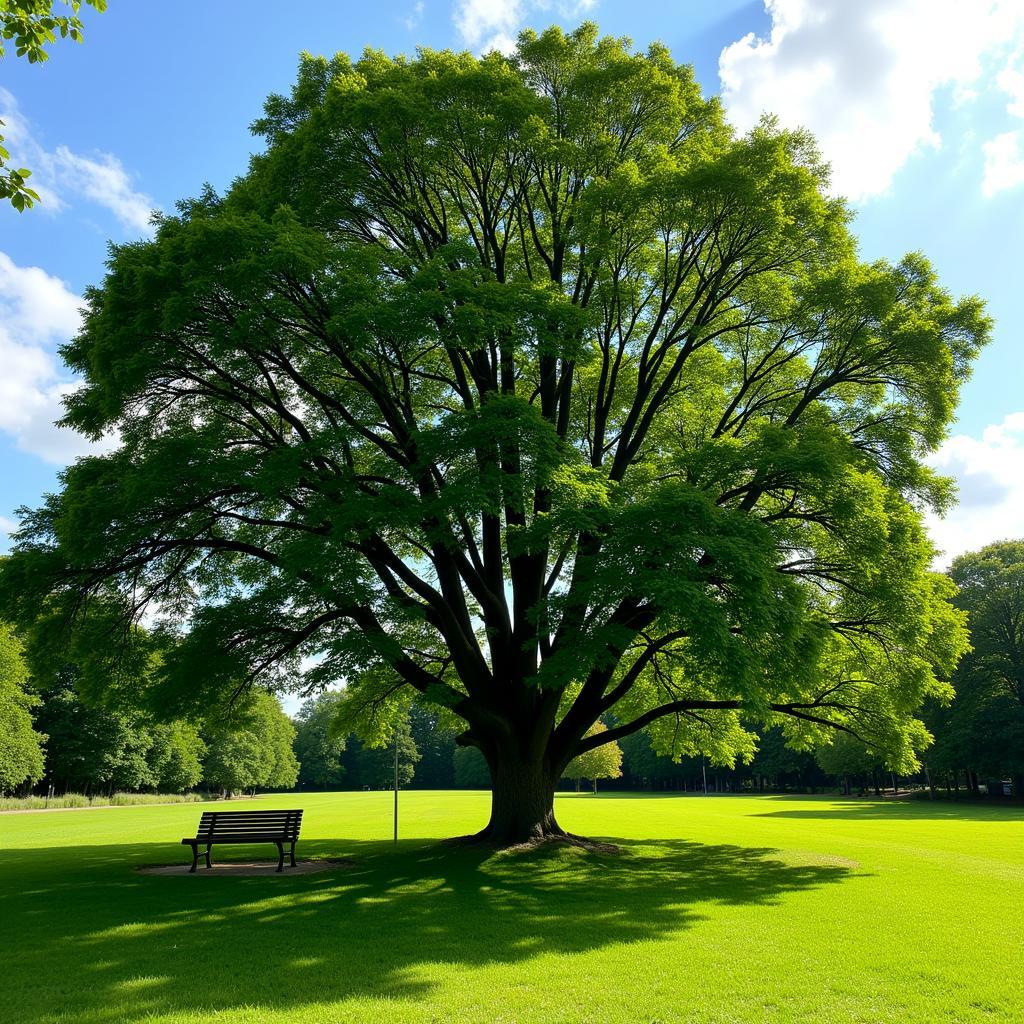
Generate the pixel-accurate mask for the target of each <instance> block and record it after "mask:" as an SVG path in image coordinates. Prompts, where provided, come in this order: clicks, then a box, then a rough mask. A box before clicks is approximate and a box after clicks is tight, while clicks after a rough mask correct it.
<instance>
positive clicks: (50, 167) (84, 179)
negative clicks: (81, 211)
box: [0, 87, 156, 232]
mask: <svg viewBox="0 0 1024 1024" xmlns="http://www.w3.org/2000/svg"><path fill="white" fill-rule="evenodd" d="M0 120H2V121H3V122H4V129H3V133H4V135H5V137H6V141H5V145H6V147H7V149H8V150H9V151H10V154H11V163H12V164H14V165H15V166H27V167H29V168H30V169H31V171H32V177H31V179H30V180H29V184H30V185H31V186H32V188H34V189H35V190H36V192H38V193H39V196H40V199H41V200H42V208H43V209H44V210H47V211H49V212H51V213H56V212H59V211H60V210H62V209H64V208H65V207H67V206H68V204H69V200H70V199H71V198H81V199H87V200H89V201H90V202H93V203H96V204H97V205H99V206H102V207H105V208H106V209H107V210H109V211H110V212H111V213H113V214H114V216H115V217H116V218H117V219H118V220H119V221H120V222H121V223H122V224H123V225H124V226H125V227H126V228H128V229H129V230H131V231H139V232H146V231H148V230H149V218H150V214H151V212H152V211H153V209H154V208H155V207H156V203H154V202H153V200H152V199H151V198H150V197H149V196H147V195H146V194H145V193H144V192H139V191H137V190H136V189H135V188H134V187H133V186H132V180H131V175H129V173H128V171H127V170H125V167H124V165H123V164H122V163H121V161H120V160H118V159H117V157H116V156H114V155H113V154H111V153H96V154H94V155H93V156H82V155H81V154H80V153H74V152H72V151H71V150H70V149H68V147H67V146H58V147H57V149H55V150H53V151H50V150H47V149H46V148H44V147H43V146H42V145H40V143H39V142H38V141H37V140H36V138H35V136H34V134H33V132H32V126H31V124H30V123H29V122H28V120H27V119H26V118H25V117H24V116H23V115H22V113H21V111H20V110H19V109H18V104H17V102H16V101H15V98H14V97H13V96H12V95H11V93H9V92H8V91H7V90H6V89H4V88H2V87H0Z"/></svg>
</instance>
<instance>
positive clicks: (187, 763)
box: [147, 721, 206, 794]
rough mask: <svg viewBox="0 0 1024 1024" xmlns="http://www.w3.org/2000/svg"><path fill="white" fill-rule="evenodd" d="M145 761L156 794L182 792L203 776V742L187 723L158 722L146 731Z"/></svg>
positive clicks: (192, 786)
mask: <svg viewBox="0 0 1024 1024" xmlns="http://www.w3.org/2000/svg"><path fill="white" fill-rule="evenodd" d="M150 737H151V745H150V748H149V752H148V756H147V760H148V762H149V766H150V770H151V771H152V773H153V784H154V785H155V786H156V788H157V790H159V792H160V793H164V794H167V793H184V792H185V791H186V790H189V789H193V788H195V787H196V786H198V785H199V780H200V779H201V778H202V777H203V755H204V754H205V753H206V744H205V743H204V742H203V740H202V737H200V735H199V730H198V729H197V728H196V726H195V725H193V724H191V723H190V722H181V721H175V722H161V723H158V724H157V725H154V726H153V727H152V729H151V730H150Z"/></svg>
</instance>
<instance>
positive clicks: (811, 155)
mask: <svg viewBox="0 0 1024 1024" xmlns="http://www.w3.org/2000/svg"><path fill="white" fill-rule="evenodd" d="M255 129H256V131H257V132H258V133H260V134H261V135H263V136H264V138H265V139H266V140H267V149H266V152H265V153H263V154H262V155H260V156H257V157H255V158H254V159H253V161H252V164H251V167H250V170H249V172H248V174H247V175H246V176H245V177H243V178H241V179H240V180H239V181H237V182H236V184H235V185H234V186H233V187H232V188H231V190H230V192H229V193H228V194H227V195H226V196H224V197H219V196H216V195H214V194H213V193H207V194H205V195H203V196H202V197H201V198H200V199H197V200H194V201H190V202H185V203H182V204H181V206H180V209H179V213H178V214H177V215H176V216H173V217H167V218H165V219H164V220H163V221H162V222H161V223H160V224H159V226H158V229H157V231H156V237H155V238H154V239H152V240H151V241H144V242H138V243H133V244H130V245H124V246H118V247H115V248H114V249H113V251H112V255H111V258H110V263H109V273H108V276H107V278H106V280H105V282H104V283H103V285H102V286H101V287H97V288H94V289H92V290H90V291H89V292H88V294H87V300H88V312H87V314H86V316H85V323H84V327H83V330H82V332H81V334H80V335H79V336H78V337H77V338H76V339H75V340H74V341H72V342H71V343H70V344H69V345H67V346H66V347H65V349H64V350H63V354H64V357H65V359H66V360H67V362H68V364H69V365H70V366H71V367H73V368H74V369H75V370H77V371H79V372H80V373H82V374H83V376H84V378H85V381H84V386H83V387H82V388H81V389H79V390H77V391H75V392H74V393H73V394H72V395H71V396H69V398H68V413H67V418H66V422H67V423H68V424H70V425H72V426H74V427H75V428H77V429H78V430H80V431H82V432H83V433H85V434H87V435H89V436H91V437H99V436H100V435H102V434H104V433H105V432H116V433H117V434H118V436H119V437H120V440H121V444H120V447H119V448H118V449H117V450H115V451H113V452H111V453H110V454H108V455H103V456H95V457H90V458H86V459H82V460H81V461H79V462H78V463H77V464H76V465H74V466H72V467H71V468H70V469H68V470H67V471H66V472H65V474H64V476H63V479H62V489H61V491H60V493H59V494H56V495H54V496H53V497H51V498H49V499H48V500H47V502H46V504H45V506H44V507H43V508H41V509H40V510H38V511H36V512H33V513H31V514H27V515H26V518H25V526H24V529H23V531H22V533H21V535H20V541H19V545H18V554H17V556H16V557H15V558H14V559H12V560H11V564H10V565H9V566H8V567H7V568H6V570H5V572H4V577H5V583H4V587H3V589H4V590H5V591H6V593H7V595H8V601H9V604H8V607H11V608H12V610H13V611H14V612H17V613H18V614H20V615H23V616H24V615H28V614H31V609H32V608H33V607H35V606H37V605H38V603H39V600H40V589H44V590H45V591H46V592H47V593H48V594H50V595H51V600H52V599H53V598H55V597H56V598H63V599H66V601H67V603H68V605H69V606H70V607H73V608H76V609H78V610H81V609H82V608H83V607H84V608H85V609H87V608H88V601H87V600H83V599H85V598H87V597H88V596H89V595H90V594H92V593H95V592H104V593H106V592H110V591H112V590H116V591H119V592H120V593H121V594H122V595H123V596H124V598H125V600H126V601H127V603H128V607H129V610H130V611H131V612H132V613H133V614H135V615H138V614H140V613H141V612H142V611H143V609H145V608H147V607H151V608H155V609H158V610H159V612H160V614H162V616H163V618H164V620H165V623H166V625H165V629H166V630H169V631H173V632H175V633H177V634H178V636H177V637H176V638H175V643H174V651H173V656H170V655H168V657H167V658H166V659H165V660H164V664H163V668H162V670H161V671H162V676H163V679H162V684H161V685H160V686H158V687H157V688H156V690H155V691H154V692H157V693H159V694H161V700H162V701H163V702H164V704H165V705H166V706H167V707H169V708H173V706H174V705H175V704H176V703H177V702H185V701H187V702H191V703H196V702H198V703H201V704H211V703H214V702H216V701H219V700H222V699H223V697H224V694H226V693H234V692H236V690H237V689H238V688H239V686H244V685H246V684H252V683H255V682H262V683H263V685H266V686H270V687H275V686H277V687H283V686H295V687H298V686H299V685H304V686H305V687H306V688H307V691H308V690H310V689H316V688H317V687H320V686H325V685H327V684H328V683H330V682H333V681H335V680H339V679H342V680H344V681H345V682H346V686H347V689H346V694H347V699H346V707H347V713H348V714H350V715H351V717H352V719H353V721H359V722H362V723H364V727H365V728H368V729H369V730H370V731H371V732H373V733H374V734H375V735H376V736H377V737H378V738H379V737H380V736H383V735H385V734H387V733H388V732H389V730H390V728H391V724H390V722H391V720H393V719H394V717H395V716H397V715H399V714H404V705H405V704H406V703H407V702H408V699H409V697H410V696H413V697H416V698H417V699H419V700H422V701H426V702H429V703H431V704H433V705H435V706H436V707H438V708H441V709H443V710H444V713H445V714H446V715H447V716H448V717H449V718H454V719H456V720H458V721H459V722H460V723H461V729H462V731H461V732H460V735H459V742H460V743H462V744H464V745H470V746H474V747H477V748H478V749H479V750H480V751H481V752H482V754H483V756H484V758H485V759H486V760H487V763H488V765H489V768H490V774H491V779H492V787H493V800H492V810H491V819H490V822H489V824H488V826H487V828H486V830H485V831H484V833H482V834H483V835H484V836H485V837H486V838H488V839H490V840H492V841H497V842H511V841H520V840H523V839H531V838H532V839H540V838H543V837H546V836H552V835H553V836H558V835H561V834H562V833H561V829H560V828H559V826H558V824H557V822H556V820H555V817H554V813H553V794H554V789H555V784H556V782H557V780H558V779H559V777H560V776H561V774H562V772H563V771H564V769H565V767H566V765H568V764H569V762H570V761H571V760H572V759H573V758H574V757H576V756H578V755H579V754H581V753H584V752H586V751H587V750H590V749H592V748H594V747H596V746H598V745H600V744H602V743H605V742H608V741H612V740H619V739H621V738H622V737H624V736H627V735H629V734H630V733H632V732H634V731H636V730H638V729H641V728H643V727H645V726H647V727H649V729H650V731H651V734H652V735H653V736H654V738H655V742H656V744H658V745H659V749H674V750H676V751H677V752H681V753H682V754H692V753H695V752H696V753H707V754H708V756H710V757H713V758H716V759H718V760H719V761H725V762H728V761H729V759H730V758H735V757H736V756H744V757H746V756H750V755H751V754H752V752H753V750H754V748H755V741H754V737H753V735H752V732H753V731H754V730H756V729H758V728H760V727H761V726H764V725H778V724H780V723H782V724H783V726H784V728H785V730H786V734H787V737H788V738H789V740H790V741H791V742H793V743H796V744H798V745H799V744H802V745H804V746H812V745H814V744H815V743H817V742H820V741H821V739H822V737H823V736H824V735H825V734H828V733H829V730H831V729H835V728H838V729H846V730H850V731H853V732H855V733H857V734H858V735H860V736H862V737H863V738H864V739H865V740H866V741H867V742H870V743H872V744H874V745H876V746H877V747H879V748H880V749H884V750H885V752H886V755H887V756H888V757H889V759H890V761H891V763H893V764H898V765H900V766H901V767H903V768H909V767H910V766H911V765H912V764H913V762H914V749H915V747H916V746H919V745H920V744H921V743H922V742H923V726H921V725H920V723H919V722H918V721H917V719H916V718H915V713H916V709H917V707H918V706H919V704H920V701H921V699H922V697H923V696H924V695H925V694H928V693H945V692H947V689H948V687H947V684H945V683H941V682H939V681H938V680H939V678H941V676H943V675H945V674H947V673H948V672H949V671H951V669H952V667H953V665H954V663H955V662H956V660H957V658H958V656H959V654H960V652H961V651H962V649H963V647H964V644H965V636H964V629H963V624H962V621H961V616H960V614H959V613H957V612H956V611H955V610H954V609H953V608H952V606H951V604H950V603H949V600H948V598H949V595H950V592H951V590H952V586H951V584H950V583H949V581H948V580H947V579H946V577H944V576H941V575H935V574H932V573H931V572H930V571H929V565H930V562H931V559H932V554H933V552H932V547H931V544H930V543H929V541H928V539H927V536H926V534H925V532H924V528H923V526H922V511H923V510H924V509H926V508H941V507H942V506H943V505H944V503H945V502H946V501H947V500H948V498H949V489H948V486H947V484H946V482H945V481H943V480H942V479H940V478H938V477H936V476H935V475H934V474H933V473H932V472H931V471H930V470H929V469H928V468H927V466H926V464H925V462H924V457H925V456H926V455H927V454H928V453H929V452H930V451H932V450H934V448H935V447H936V446H937V445H938V444H939V443H940V442H941V440H942V438H943V436H944V433H945V430H946V427H947V424H948V422H949V420H950V418H951V415H952V412H953V409H954V406H955V403H956V399H957V393H958V390H959V387H960V384H961V382H962V381H963V380H964V378H965V377H966V375H967V374H968V371H969V367H970V363H971V360H972V358H973V357H974V355H975V353H976V351H977V349H978V347H979V346H980V345H981V344H982V343H983V342H984V340H985V338H986V335H987V332H988V322H987V320H986V318H985V316H984V313H983V310H982V306H981V303H980V302H979V301H978V300H976V299H966V300H961V301H955V300H954V299H952V298H951V297H950V296H949V294H948V293H947V292H945V291H944V290H942V289H941V288H940V287H939V285H938V284H937V283H936V280H935V277H934V275H933V273H932V270H931V269H930V267H929V265H928V263H927V262H926V260H925V259H924V258H923V257H921V256H919V255H913V256H908V257H906V258H905V259H904V260H902V261H901V262H900V263H898V264H896V265H891V264H888V263H882V262H879V263H872V264H864V263H861V262H859V261H858V259H857V256H856V250H855V243H854V240H853V238H852V236H851V234H850V232H849V230H848V222H849V219H850V214H849V212H848V210H847V208H846V206H845V205H844V203H843V202H842V201H841V200H840V199H837V198H831V197H830V196H829V194H828V188H827V182H828V177H827V168H826V167H824V166H823V164H822V163H821V161H820V159H819V157H818V155H817V152H816V150H815V147H814V144H813V140H812V139H811V138H809V137H808V136H807V135H806V134H805V133H802V132H791V131H783V130H781V129H780V128H779V127H778V126H777V125H776V124H775V123H774V122H772V121H771V120H766V121H765V122H764V123H762V124H761V125H760V126H759V127H758V128H756V129H754V130H753V131H752V132H750V133H749V134H747V135H743V136H737V135H736V134H735V133H734V132H733V131H732V130H731V129H730V128H729V127H728V126H727V125H726V123H725V122H724V121H723V117H722V112H721V109H720V106H719V104H718V102H717V101H716V100H715V99H705V98H702V96H701V94H700V91H699V89H698V87H697V85H696V84H695V82H694V78H693V74H692V71H691V69H690V68H688V67H682V66H679V65H677V64H676V63H674V62H673V60H672V59H671V57H670V55H669V53H668V52H667V51H666V50H665V48H664V47H661V46H658V45H655V46H652V47H651V48H650V49H649V50H648V51H647V52H646V53H645V54H641V53H636V52H633V50H632V49H631V47H630V44H629V43H628V41H624V40H616V39H610V38H605V39H598V37H597V32H596V29H595V28H594V27H593V26H591V25H585V26H583V27H582V28H580V29H579V30H577V31H576V32H574V33H573V34H571V35H564V34H563V33H561V32H560V31H558V30H557V29H552V30H549V31H547V32H545V33H543V34H542V35H539V36H538V35H535V34H532V33H525V34H524V35H523V36H522V37H521V39H520V43H519V47H518V49H517V51H516V53H515V54H514V55H512V56H511V57H508V58H506V57H504V56H502V55H501V54H498V53H491V54H489V55H487V56H486V57H483V58H479V59H478V58H476V57H474V56H472V55H470V54H466V53H464V54H454V53H450V52H444V53H435V52H430V51H423V52H421V53H420V54H419V55H418V56H417V57H416V58H415V59H407V58H398V59H389V58H387V57H386V56H384V55H383V54H380V53H377V52H369V53H367V54H366V55H365V56H364V57H363V58H362V59H361V60H360V61H358V62H356V63H352V62H350V60H349V59H348V58H347V57H346V56H344V55H337V56H335V57H334V58H333V59H329V60H328V59H322V58H315V57H305V58H303V60H302V63H301V66H300V71H299V79H298V83H297V85H296V86H295V88H294V90H293V92H292V94H291V96H290V97H281V96H273V97H271V98H270V100H269V101H268V102H267V105H266V115H265V117H264V118H263V119H262V120H260V121H259V122H257V124H256V126H255ZM304 659H305V660H304ZM302 664H306V665H310V664H312V667H311V668H309V669H308V671H306V672H305V673H304V679H303V680H302V682H301V684H300V678H299V677H300V676H301V675H302V673H301V665H302ZM613 710H614V715H615V719H616V722H617V724H616V725H615V726H614V727H613V728H609V729H608V730H607V731H605V732H603V733H599V734H596V735H590V736H588V735H587V733H588V730H589V729H590V727H591V726H592V725H593V724H594V722H595V721H597V720H598V718H599V717H600V716H602V715H606V714H608V713H609V712H612V711H613ZM366 722H370V723H371V724H370V725H369V726H366V725H365V723H366Z"/></svg>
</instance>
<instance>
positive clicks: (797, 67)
mask: <svg viewBox="0 0 1024 1024" xmlns="http://www.w3.org/2000/svg"><path fill="white" fill-rule="evenodd" d="M765 6H766V9H767V11H768V14H769V15H770V17H771V20H772V27H771V32H770V35H769V37H768V38H767V39H760V38H758V37H756V36H755V35H754V34H753V33H750V34H748V35H746V36H744V38H742V39H740V40H738V41H737V42H735V43H732V44H731V45H730V46H727V47H726V48H725V49H724V50H723V51H722V53H721V55H720V58H719V75H720V77H721V81H722V89H723V99H724V101H725V104H726V106H727V108H728V111H729V116H730V119H731V120H732V121H733V123H734V124H736V125H737V127H739V128H740V129H741V130H746V129H748V128H750V127H751V126H752V125H754V124H756V123H757V120H758V119H759V117H760V116H761V114H762V113H774V114H777V115H778V116H779V118H780V120H781V121H782V123H783V124H785V125H787V126H790V127H796V126H802V127H806V128H809V129H810V130H811V131H812V132H814V134H815V135H816V136H817V138H818V140H819V142H820V143H821V147H822V151H823V152H824V155H825V156H826V158H827V159H829V160H830V161H831V163H832V167H833V186H834V188H835V191H836V192H838V193H841V194H844V195H847V196H849V197H850V198H851V199H854V200H864V199H866V198H868V197H870V196H873V195H877V194H879V193H881V192H884V191H885V190H886V189H887V188H888V187H889V184H890V183H891V182H892V179H893V176H894V175H895V174H896V172H897V171H898V170H899V169H900V167H902V166H903V165H904V164H905V163H906V161H907V160H908V159H909V158H910V157H911V156H912V155H913V154H914V153H916V152H918V151H919V150H921V149H923V148H925V147H935V146H938V145H940V143H941V139H940V137H939V134H938V132H937V131H936V129H935V127H934V123H933V120H934V119H933V107H934V101H935V95H936V92H937V90H939V89H940V88H943V87H951V88H952V89H953V91H954V93H955V94H957V95H958V96H959V98H960V99H961V100H962V99H964V98H965V97H968V96H969V95H970V88H969V87H970V86H971V84H972V83H974V82H976V81H978V80H979V78H980V77H981V76H982V75H983V72H986V71H987V70H988V65H989V63H990V62H991V61H992V60H994V59H996V57H997V56H999V55H1000V54H1005V52H1006V51H1007V50H1008V49H1009V48H1010V47H1011V46H1012V45H1013V41H1014V40H1015V39H1019V38H1020V37H1021V35H1022V33H1024V5H1022V4H1020V2H1019V0H978V2H975V3H970V4H968V3H963V2H962V0H857V2H848V0H828V2H825V0H765ZM1013 84H1014V81H1013V80H1011V79H1009V78H1005V79H1003V87H1004V88H1009V87H1011V86H1013Z"/></svg>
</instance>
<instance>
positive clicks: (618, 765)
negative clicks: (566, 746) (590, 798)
mask: <svg viewBox="0 0 1024 1024" xmlns="http://www.w3.org/2000/svg"><path fill="white" fill-rule="evenodd" d="M607 728H608V726H606V725H605V724H604V722H595V723H594V724H593V725H592V726H591V727H590V728H589V729H588V730H587V736H596V735H598V734H599V733H602V732H605V731H606V730H607ZM562 777H563V778H565V779H574V780H575V782H576V788H577V789H579V784H580V780H581V779H589V780H590V782H592V783H593V784H594V792H595V793H596V792H597V780H598V779H618V778H621V777H622V748H621V747H620V746H619V745H618V743H616V742H615V741H614V740H612V741H611V742H610V743H604V744H602V745H601V746H600V747H594V748H593V749H591V750H588V751H586V752H585V753H582V754H580V755H578V756H577V757H574V758H573V759H572V760H571V761H570V762H569V764H568V765H567V766H566V769H565V771H564V772H563V773H562Z"/></svg>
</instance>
